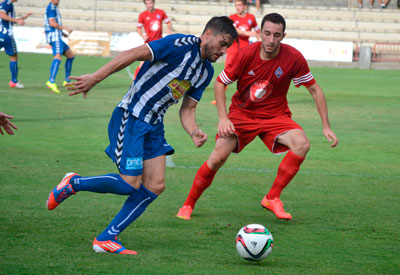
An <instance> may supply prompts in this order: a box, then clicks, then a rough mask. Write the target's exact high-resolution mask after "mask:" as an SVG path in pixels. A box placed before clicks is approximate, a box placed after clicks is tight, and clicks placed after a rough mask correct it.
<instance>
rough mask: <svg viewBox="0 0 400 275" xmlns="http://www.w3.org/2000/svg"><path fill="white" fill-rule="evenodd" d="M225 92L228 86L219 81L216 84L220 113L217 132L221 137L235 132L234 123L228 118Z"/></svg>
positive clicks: (216, 98)
mask: <svg viewBox="0 0 400 275" xmlns="http://www.w3.org/2000/svg"><path fill="white" fill-rule="evenodd" d="M225 91H226V85H225V84H224V83H222V82H220V81H218V79H217V80H216V81H215V84H214V97H215V102H216V106H217V112H218V128H217V132H218V135H219V136H220V137H225V136H230V135H232V134H233V132H234V131H235V127H234V126H233V123H232V122H231V121H230V120H229V118H228V112H227V110H226V94H225Z"/></svg>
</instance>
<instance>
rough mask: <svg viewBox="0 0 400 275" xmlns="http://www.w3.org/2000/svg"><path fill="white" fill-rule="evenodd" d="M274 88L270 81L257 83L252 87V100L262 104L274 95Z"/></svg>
mask: <svg viewBox="0 0 400 275" xmlns="http://www.w3.org/2000/svg"><path fill="white" fill-rule="evenodd" d="M273 88H274V87H273V86H272V84H271V83H270V82H269V81H268V80H260V81H255V82H254V83H253V85H251V87H250V100H251V101H253V102H260V101H262V100H264V99H266V98H267V97H268V96H269V95H270V94H271V93H272V90H273Z"/></svg>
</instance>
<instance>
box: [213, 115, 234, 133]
mask: <svg viewBox="0 0 400 275" xmlns="http://www.w3.org/2000/svg"><path fill="white" fill-rule="evenodd" d="M234 132H235V126H233V123H232V121H230V120H229V119H228V118H227V119H220V121H219V122H218V128H217V133H218V136H220V137H227V136H231V135H233V133H234Z"/></svg>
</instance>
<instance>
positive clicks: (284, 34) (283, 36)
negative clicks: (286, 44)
mask: <svg viewBox="0 0 400 275" xmlns="http://www.w3.org/2000/svg"><path fill="white" fill-rule="evenodd" d="M285 36H286V32H284V33H283V35H282V40H283V39H284V38H285Z"/></svg>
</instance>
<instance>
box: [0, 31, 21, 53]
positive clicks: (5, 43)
mask: <svg viewBox="0 0 400 275" xmlns="http://www.w3.org/2000/svg"><path fill="white" fill-rule="evenodd" d="M3 47H4V51H5V52H6V54H8V55H10V56H12V55H16V54H17V53H18V52H17V44H16V43H15V39H14V37H13V36H9V35H4V34H0V49H2V48H3Z"/></svg>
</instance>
